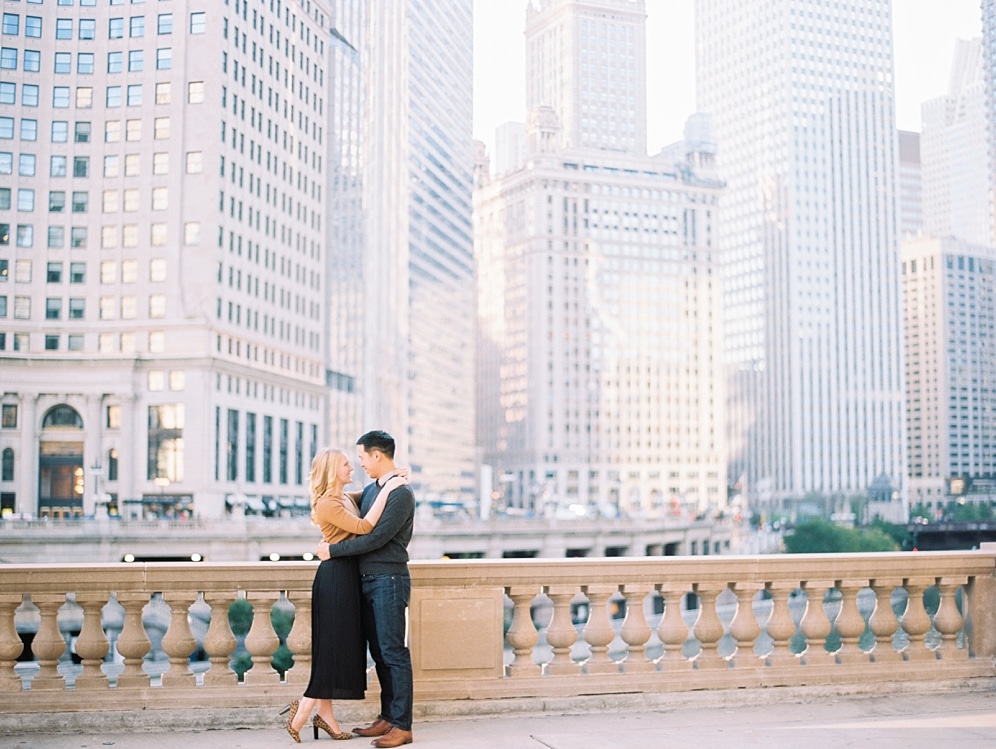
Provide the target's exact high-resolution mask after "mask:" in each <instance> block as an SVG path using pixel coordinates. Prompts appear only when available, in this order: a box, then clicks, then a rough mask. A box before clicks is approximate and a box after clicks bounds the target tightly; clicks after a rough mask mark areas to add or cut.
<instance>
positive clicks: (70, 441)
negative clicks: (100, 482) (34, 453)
mask: <svg viewBox="0 0 996 749" xmlns="http://www.w3.org/2000/svg"><path fill="white" fill-rule="evenodd" d="M83 491H84V474H83V419H82V418H80V415H79V413H78V412H77V411H76V409H74V408H72V407H71V406H66V405H59V406H54V407H53V408H50V409H49V410H48V411H46V412H45V416H44V417H43V418H42V433H41V442H40V444H39V450H38V515H39V516H40V517H43V518H44V517H50V518H74V517H81V516H82V515H83Z"/></svg>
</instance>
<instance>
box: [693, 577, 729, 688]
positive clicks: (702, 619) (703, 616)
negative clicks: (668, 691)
mask: <svg viewBox="0 0 996 749" xmlns="http://www.w3.org/2000/svg"><path fill="white" fill-rule="evenodd" d="M726 587H727V586H726V585H723V586H722V587H715V584H708V585H707V584H705V583H695V584H694V585H693V586H692V589H693V590H694V591H695V595H697V596H698V597H699V615H698V617H697V618H696V619H695V625H694V627H692V632H694V633H695V637H696V638H697V639H698V641H699V644H700V646H701V650H699V654H698V655H697V656H696V657H695V667H696V668H699V669H716V668H729V667H730V664H729V662H728V661H727V660H726V659H725V658H723V657H722V656H721V655H720V654H719V640H720V638H721V637H722V636H723V633H724V630H723V623H722V622H721V621H720V620H719V616H718V615H717V614H716V598H717V597H718V596H719V594H720V593H721V592H722V591H723V590H726Z"/></svg>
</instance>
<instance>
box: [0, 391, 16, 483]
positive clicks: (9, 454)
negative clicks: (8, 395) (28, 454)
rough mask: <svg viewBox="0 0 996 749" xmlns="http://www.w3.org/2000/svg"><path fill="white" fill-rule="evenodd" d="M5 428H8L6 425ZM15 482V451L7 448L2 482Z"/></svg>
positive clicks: (0, 472) (4, 452)
mask: <svg viewBox="0 0 996 749" xmlns="http://www.w3.org/2000/svg"><path fill="white" fill-rule="evenodd" d="M4 408H7V406H4ZM15 408H16V406H15ZM4 426H6V424H5V425H4ZM13 480H14V450H13V449H12V448H9V447H5V448H4V451H3V468H2V469H0V481H13Z"/></svg>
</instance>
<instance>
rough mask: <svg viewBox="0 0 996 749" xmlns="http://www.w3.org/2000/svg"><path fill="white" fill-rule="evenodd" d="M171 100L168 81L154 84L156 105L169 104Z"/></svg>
mask: <svg viewBox="0 0 996 749" xmlns="http://www.w3.org/2000/svg"><path fill="white" fill-rule="evenodd" d="M171 99H172V96H171V94H170V84H169V81H160V82H159V83H157V84H156V104H169V103H170V101H171Z"/></svg>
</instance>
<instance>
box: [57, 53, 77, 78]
mask: <svg viewBox="0 0 996 749" xmlns="http://www.w3.org/2000/svg"><path fill="white" fill-rule="evenodd" d="M55 72H56V73H71V72H73V56H72V55H71V54H70V53H69V52H56V53H55Z"/></svg>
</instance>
